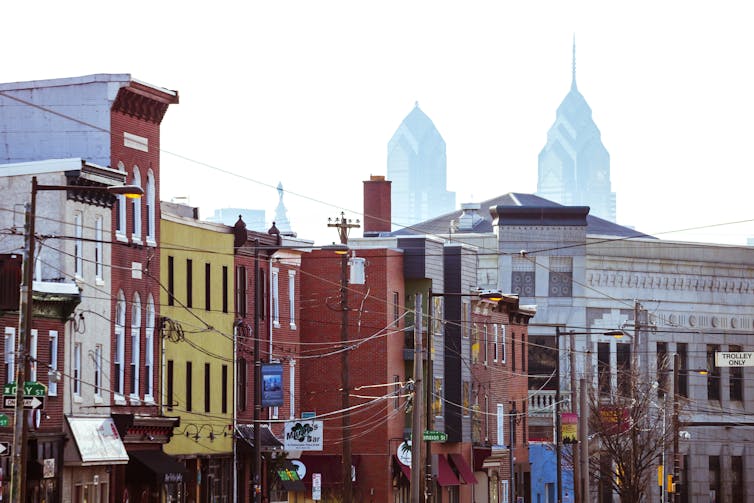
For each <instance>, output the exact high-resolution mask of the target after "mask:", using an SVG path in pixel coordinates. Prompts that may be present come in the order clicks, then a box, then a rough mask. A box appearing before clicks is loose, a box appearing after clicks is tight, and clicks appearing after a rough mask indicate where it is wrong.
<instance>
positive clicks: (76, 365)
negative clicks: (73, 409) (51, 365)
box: [72, 342, 81, 402]
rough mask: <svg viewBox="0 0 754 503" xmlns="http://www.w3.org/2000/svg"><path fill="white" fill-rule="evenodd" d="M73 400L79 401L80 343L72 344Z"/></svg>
mask: <svg viewBox="0 0 754 503" xmlns="http://www.w3.org/2000/svg"><path fill="white" fill-rule="evenodd" d="M72 367H73V376H72V377H73V400H74V401H76V402H80V401H81V343H80V342H76V343H74V344H73V365H72Z"/></svg>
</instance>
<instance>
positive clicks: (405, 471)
mask: <svg viewBox="0 0 754 503" xmlns="http://www.w3.org/2000/svg"><path fill="white" fill-rule="evenodd" d="M393 457H394V458H395V462H396V463H398V466H400V468H401V471H402V472H403V475H405V476H406V479H408V480H409V481H411V467H410V466H408V465H404V464H403V463H401V461H400V459H398V455H397V454H393Z"/></svg>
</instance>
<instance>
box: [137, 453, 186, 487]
mask: <svg viewBox="0 0 754 503" xmlns="http://www.w3.org/2000/svg"><path fill="white" fill-rule="evenodd" d="M128 455H129V456H130V458H131V462H130V463H128V466H127V467H126V479H128V480H139V479H142V480H143V479H145V478H148V479H152V480H156V481H157V482H158V483H160V484H170V483H176V482H183V479H184V475H187V474H188V470H186V467H185V466H184V464H183V463H180V462H179V461H177V460H176V459H175V458H173V457H172V456H168V455H167V454H165V453H164V452H162V451H158V450H153V451H130V452H129V453H128Z"/></svg>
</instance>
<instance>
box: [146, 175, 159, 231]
mask: <svg viewBox="0 0 754 503" xmlns="http://www.w3.org/2000/svg"><path fill="white" fill-rule="evenodd" d="M146 196H147V197H146V204H147V222H148V224H147V231H148V233H147V236H146V239H147V246H157V238H156V233H157V229H156V225H157V219H156V218H155V214H156V211H157V209H156V208H155V183H154V173H152V170H151V169H150V170H149V171H147V187H146Z"/></svg>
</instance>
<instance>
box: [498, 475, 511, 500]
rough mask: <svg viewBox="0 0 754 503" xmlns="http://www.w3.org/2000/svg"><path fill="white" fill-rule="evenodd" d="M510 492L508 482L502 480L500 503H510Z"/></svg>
mask: <svg viewBox="0 0 754 503" xmlns="http://www.w3.org/2000/svg"><path fill="white" fill-rule="evenodd" d="M509 492H510V490H509V489H508V481H507V480H501V481H500V503H508V502H509V499H508V494H509Z"/></svg>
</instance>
